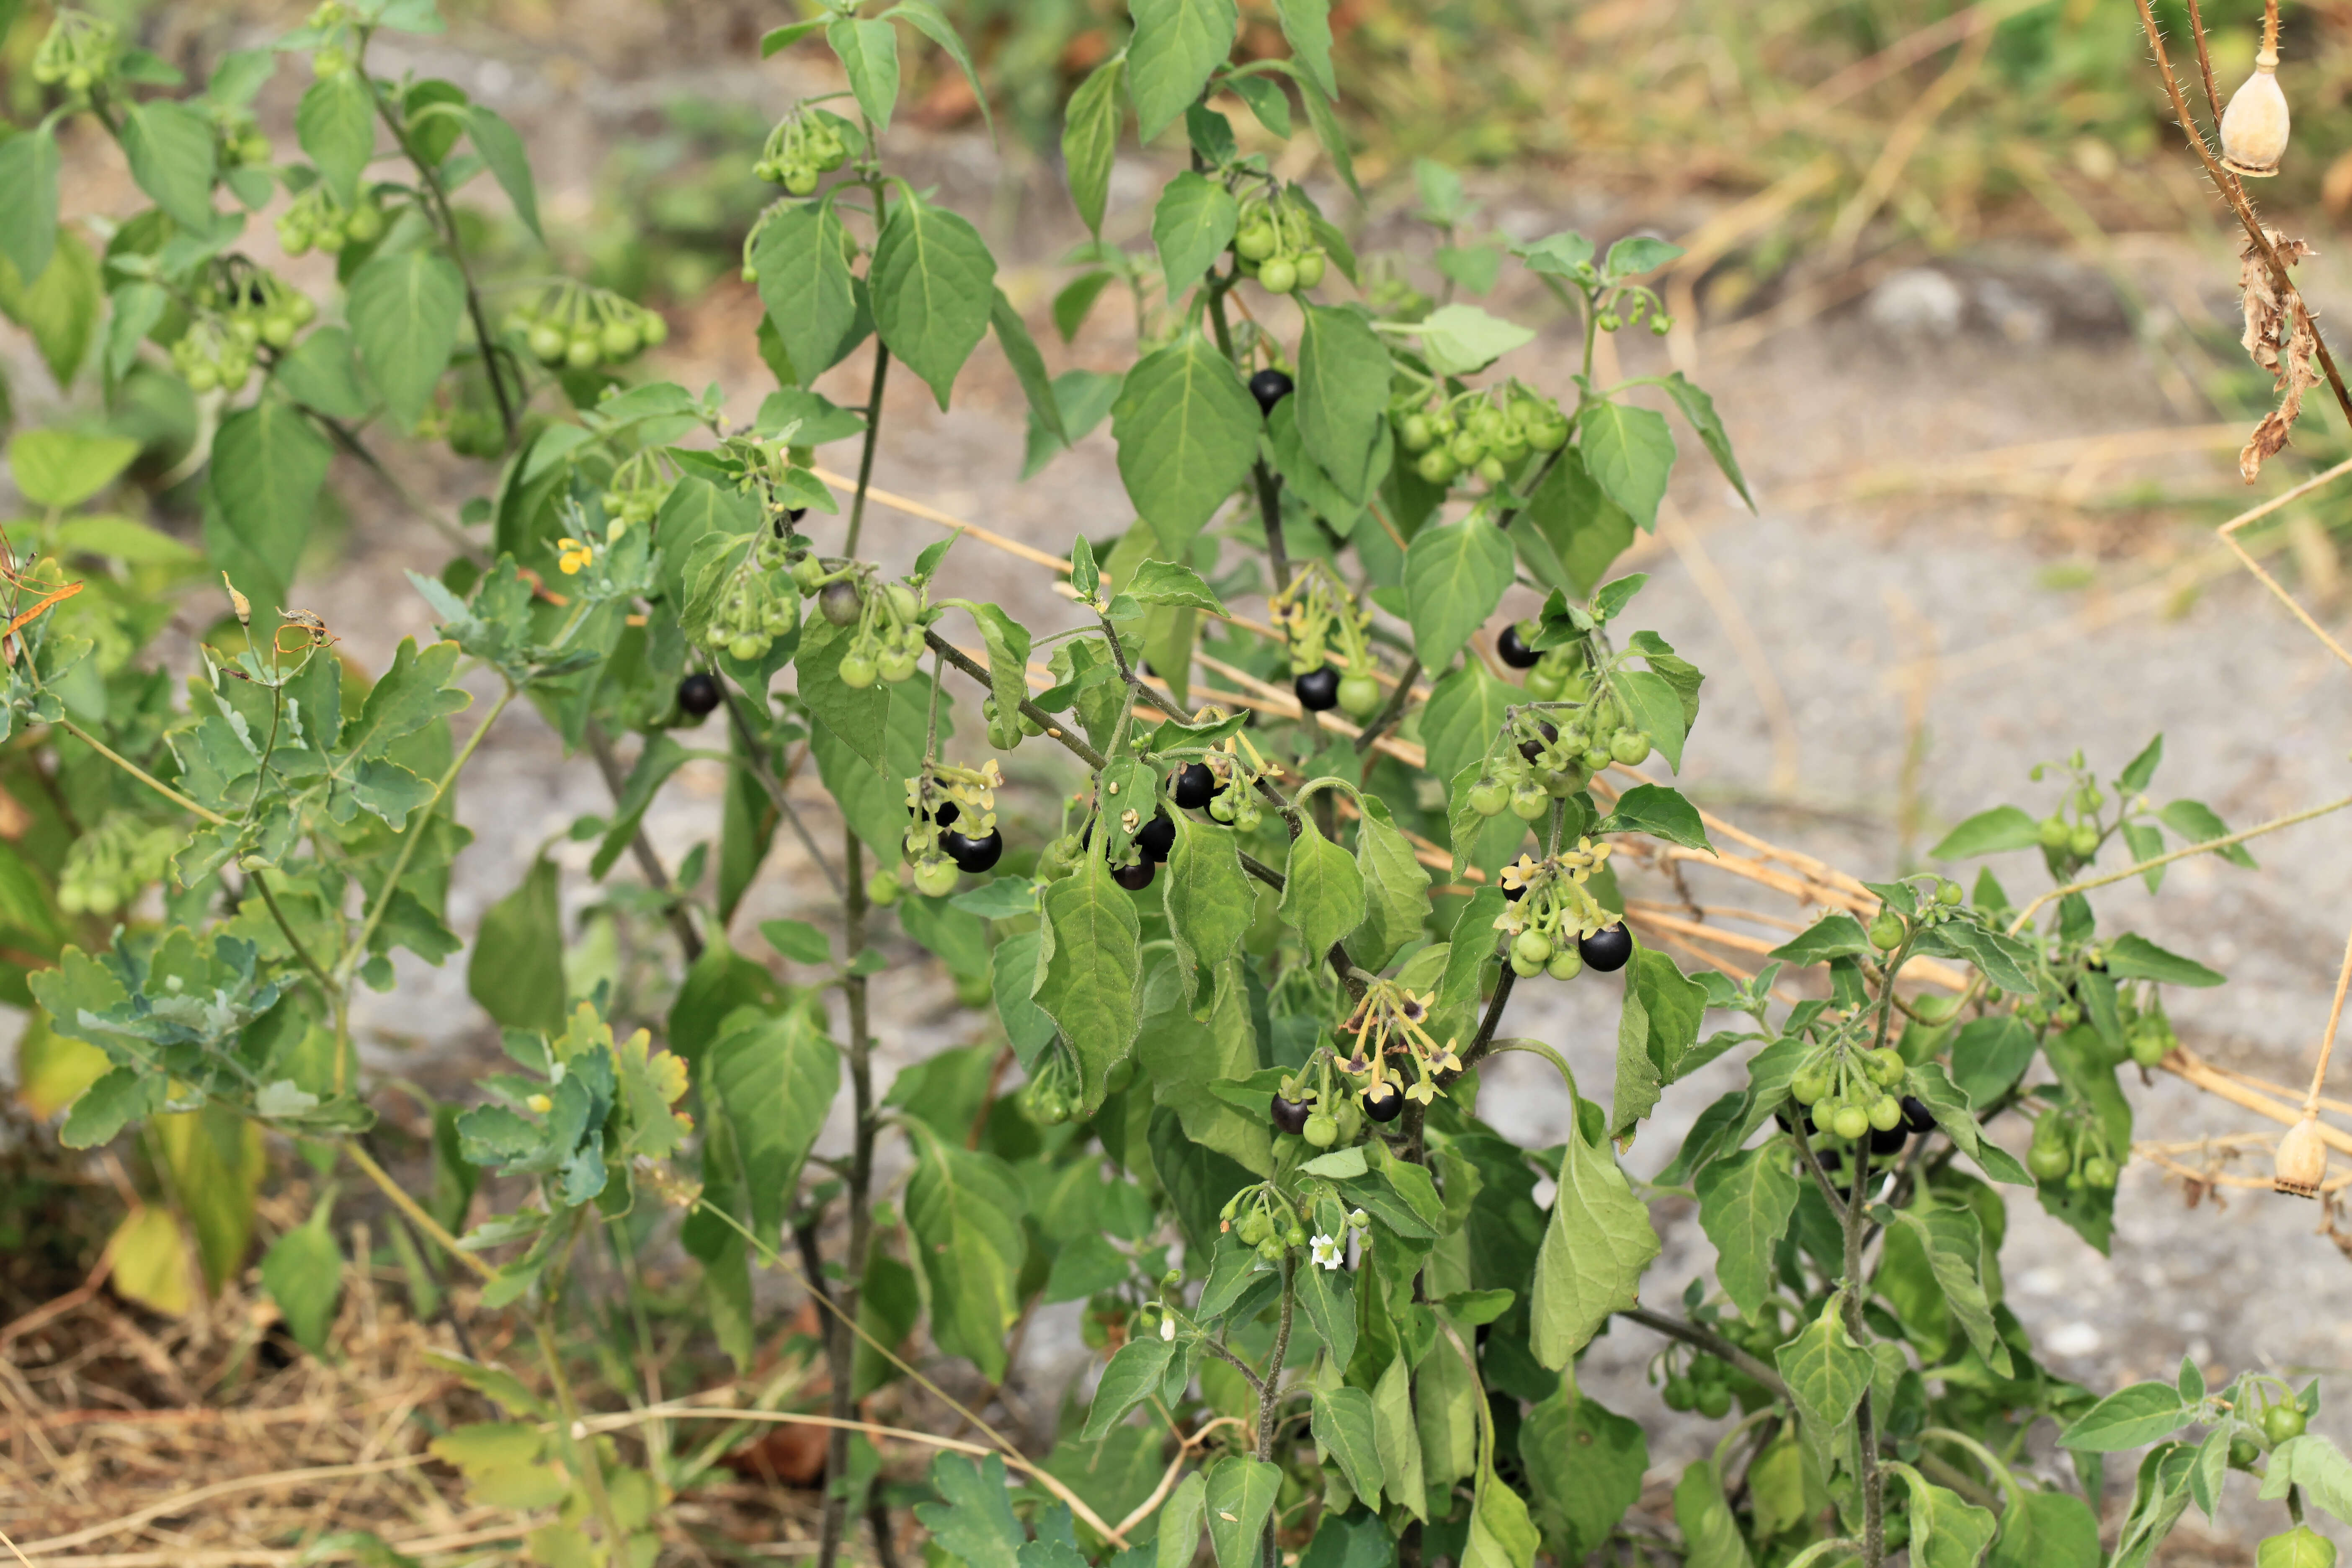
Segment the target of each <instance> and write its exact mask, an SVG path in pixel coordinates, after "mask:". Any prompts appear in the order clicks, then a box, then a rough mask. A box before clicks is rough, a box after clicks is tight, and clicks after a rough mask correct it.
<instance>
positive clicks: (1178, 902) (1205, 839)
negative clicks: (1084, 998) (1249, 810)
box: [1161, 815, 1257, 1003]
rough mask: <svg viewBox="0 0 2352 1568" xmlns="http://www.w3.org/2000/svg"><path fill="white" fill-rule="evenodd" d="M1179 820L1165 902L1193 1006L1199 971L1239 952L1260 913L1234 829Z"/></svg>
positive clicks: (1180, 969) (1186, 992)
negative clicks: (1237, 849)
mask: <svg viewBox="0 0 2352 1568" xmlns="http://www.w3.org/2000/svg"><path fill="white" fill-rule="evenodd" d="M1175 821H1176V843H1175V846H1174V847H1172V848H1171V850H1170V851H1169V854H1168V866H1167V868H1166V870H1164V871H1163V872H1162V873H1161V875H1162V876H1163V877H1164V878H1165V879H1166V883H1167V886H1166V889H1165V890H1164V891H1163V892H1162V894H1161V900H1162V904H1163V907H1164V908H1165V909H1166V910H1167V911H1168V930H1169V934H1170V935H1171V937H1173V938H1174V939H1175V942H1176V960H1177V965H1178V973H1180V974H1181V976H1182V977H1183V981H1184V995H1185V999H1186V1001H1187V1002H1188V1003H1189V1002H1190V1001H1191V999H1192V990H1193V984H1194V982H1193V973H1194V971H1195V969H1196V967H1198V966H1200V965H1203V964H1205V965H1208V966H1210V967H1212V968H1213V967H1214V966H1216V965H1217V964H1219V963H1223V961H1224V960H1225V959H1226V958H1228V957H1230V956H1231V955H1232V954H1234V952H1237V951H1239V949H1240V946H1241V940H1242V936H1243V934H1244V932H1246V931H1248V930H1249V928H1250V921H1252V920H1253V919H1254V918H1255V914H1256V910H1257V894H1256V891H1255V889H1253V888H1252V887H1251V886H1250V879H1249V874H1248V873H1247V872H1245V871H1244V870H1243V869H1242V862H1241V856H1240V855H1239V853H1238V852H1237V851H1236V848H1235V844H1234V830H1233V829H1232V828H1230V827H1224V826H1219V825H1218V824H1216V823H1213V822H1196V821H1194V820H1193V819H1192V817H1190V816H1183V815H1178V816H1176V818H1175Z"/></svg>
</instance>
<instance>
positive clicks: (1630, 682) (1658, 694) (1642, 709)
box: [1609, 669, 1689, 773]
mask: <svg viewBox="0 0 2352 1568" xmlns="http://www.w3.org/2000/svg"><path fill="white" fill-rule="evenodd" d="M1609 683H1610V685H1612V687H1614V688H1615V689H1616V691H1617V695H1618V696H1620V697H1622V698H1623V699H1624V700H1625V709H1626V716H1627V718H1628V719H1629V720H1631V721H1632V722H1633V728H1635V729H1636V730H1639V731H1642V733H1643V734H1644V735H1647V736H1648V737H1650V743H1651V744H1652V745H1654V746H1655V747H1657V748H1658V754H1659V755H1660V756H1663V757H1664V758H1665V759H1666V765H1667V766H1668V767H1671V768H1673V769H1674V770H1675V772H1676V773H1680V772H1682V771H1683V742H1684V741H1685V739H1686V738H1687V737H1688V733H1689V731H1688V728H1687V726H1688V723H1689V721H1688V720H1687V719H1686V718H1685V710H1684V707H1683V699H1682V693H1681V692H1679V691H1677V690H1676V689H1675V684H1674V682H1673V681H1671V680H1668V679H1666V678H1665V677H1664V676H1663V675H1660V674H1658V673H1657V672H1656V671H1655V670H1650V669H1620V670H1618V671H1617V672H1616V673H1615V674H1614V675H1612V676H1611V677H1610V678H1609Z"/></svg>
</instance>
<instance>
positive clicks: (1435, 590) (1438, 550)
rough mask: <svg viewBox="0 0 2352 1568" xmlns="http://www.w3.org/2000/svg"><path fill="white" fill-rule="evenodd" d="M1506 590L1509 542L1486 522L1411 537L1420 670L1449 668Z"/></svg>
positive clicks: (1409, 584) (1408, 570) (1410, 588)
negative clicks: (1455, 656) (1421, 668)
mask: <svg viewBox="0 0 2352 1568" xmlns="http://www.w3.org/2000/svg"><path fill="white" fill-rule="evenodd" d="M1510 585H1511V542H1510V541H1509V540H1508V539H1507V538H1506V537H1505V536H1504V533H1503V531H1502V530H1501V529H1499V528H1496V526H1495V525H1494V524H1493V523H1491V522H1489V521H1486V519H1485V518H1483V517H1480V516H1478V515H1476V514H1475V513H1474V514H1472V515H1470V516H1467V517H1464V518H1461V519H1458V520H1457V521H1453V522H1447V523H1440V524H1435V525H1433V526H1431V527H1427V528H1423V530H1422V531H1420V532H1419V533H1417V534H1415V535H1414V536H1413V540H1412V544H1411V545H1410V546H1409V547H1408V548H1407V549H1406V551H1405V557H1404V588H1405V594H1406V595H1407V599H1408V601H1409V604H1410V606H1411V607H1410V609H1409V611H1408V616H1407V618H1408V619H1410V620H1411V621H1412V642H1413V652H1414V653H1415V654H1417V655H1419V656H1420V658H1421V663H1422V667H1423V668H1425V669H1444V668H1446V667H1447V666H1448V665H1450V664H1452V663H1453V662H1454V655H1455V654H1457V653H1459V652H1461V651H1462V645H1463V644H1464V643H1466V642H1468V641H1469V640H1470V636H1471V634H1472V633H1473V632H1475V631H1476V630H1477V629H1478V628H1479V627H1480V626H1484V625H1485V624H1486V618H1487V617H1488V616H1492V615H1493V614H1494V613H1495V607H1496V605H1499V604H1501V603H1502V602H1503V592H1504V590H1505V589H1507V588H1508V587H1509V586H1510ZM1474 662H1475V661H1474ZM1619 679H1624V678H1623V677H1622V676H1621V677H1620V678H1619Z"/></svg>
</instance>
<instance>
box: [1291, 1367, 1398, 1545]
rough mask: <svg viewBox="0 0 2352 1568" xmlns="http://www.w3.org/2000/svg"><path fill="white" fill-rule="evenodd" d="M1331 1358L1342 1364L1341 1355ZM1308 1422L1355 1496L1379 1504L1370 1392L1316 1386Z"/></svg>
mask: <svg viewBox="0 0 2352 1568" xmlns="http://www.w3.org/2000/svg"><path fill="white" fill-rule="evenodd" d="M1334 1359H1335V1360H1339V1361H1341V1363H1342V1364H1344V1360H1343V1359H1342V1358H1339V1357H1335V1358H1334ZM1309 1422H1310V1426H1311V1429H1312V1431H1313V1432H1314V1434H1315V1441H1316V1442H1317V1443H1318V1444H1320V1445H1321V1446H1322V1447H1323V1450H1324V1452H1326V1453H1328V1454H1329V1455H1330V1456H1331V1458H1333V1459H1335V1460H1337V1461H1338V1462H1339V1473H1340V1474H1341V1475H1343V1476H1345V1477H1347V1478H1348V1485H1349V1488H1350V1489H1353V1490H1354V1492H1355V1494H1356V1496H1357V1497H1358V1499H1360V1500H1361V1501H1362V1502H1363V1504H1364V1506H1365V1507H1367V1508H1373V1509H1377V1508H1379V1507H1380V1506H1381V1479H1382V1476H1383V1471H1382V1469H1381V1447H1380V1432H1379V1427H1378V1425H1377V1421H1376V1418H1375V1416H1374V1415H1373V1413H1372V1396H1371V1395H1370V1394H1368V1393H1366V1392H1365V1391H1364V1390H1362V1389H1360V1388H1330V1389H1320V1388H1318V1389H1317V1390H1316V1391H1315V1394H1314V1399H1313V1404H1312V1414H1311V1415H1310V1416H1309Z"/></svg>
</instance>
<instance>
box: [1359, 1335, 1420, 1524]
mask: <svg viewBox="0 0 2352 1568" xmlns="http://www.w3.org/2000/svg"><path fill="white" fill-rule="evenodd" d="M1372 1437H1373V1441H1374V1442H1375V1443H1376V1444H1377V1445H1378V1446H1379V1448H1380V1451H1381V1475H1382V1476H1383V1477H1384V1478H1385V1480H1386V1486H1385V1489H1386V1491H1387V1493H1388V1496H1389V1499H1390V1500H1391V1501H1392V1502H1395V1503H1398V1504H1401V1505H1402V1507H1403V1508H1404V1510H1406V1511H1407V1512H1409V1513H1411V1514H1412V1516H1413V1517H1414V1518H1415V1519H1419V1520H1424V1521H1425V1520H1427V1519H1428V1517H1429V1488H1428V1485H1427V1483H1426V1482H1425V1481H1424V1480H1423V1470H1422V1464H1421V1432H1420V1429H1419V1428H1418V1427H1417V1426H1415V1425H1414V1424H1413V1418H1412V1368H1411V1367H1410V1366H1409V1365H1407V1364H1406V1362H1405V1359H1404V1357H1403V1356H1402V1355H1400V1356H1398V1357H1397V1358H1396V1359H1395V1360H1393V1361H1391V1362H1390V1363H1389V1364H1388V1370H1387V1371H1385V1372H1383V1373H1381V1379H1380V1382H1379V1383H1378V1384H1376V1385H1375V1386H1374V1387H1373V1389H1372Z"/></svg>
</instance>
